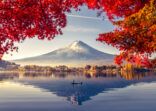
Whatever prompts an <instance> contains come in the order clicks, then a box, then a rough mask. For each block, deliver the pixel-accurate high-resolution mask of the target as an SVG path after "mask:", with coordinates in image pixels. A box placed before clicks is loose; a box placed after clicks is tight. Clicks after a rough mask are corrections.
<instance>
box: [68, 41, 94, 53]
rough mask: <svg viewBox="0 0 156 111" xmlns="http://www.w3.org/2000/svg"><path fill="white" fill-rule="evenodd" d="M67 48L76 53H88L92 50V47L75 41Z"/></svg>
mask: <svg viewBox="0 0 156 111" xmlns="http://www.w3.org/2000/svg"><path fill="white" fill-rule="evenodd" d="M66 48H68V49H71V50H73V51H75V52H88V51H89V50H90V49H92V48H91V47H90V46H88V45H87V44H85V43H84V42H82V41H74V42H73V43H71V44H70V45H69V46H67V47H66Z"/></svg>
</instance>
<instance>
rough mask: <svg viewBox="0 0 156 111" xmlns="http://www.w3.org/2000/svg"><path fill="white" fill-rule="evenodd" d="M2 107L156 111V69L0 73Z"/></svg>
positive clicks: (3, 110)
mask: <svg viewBox="0 0 156 111" xmlns="http://www.w3.org/2000/svg"><path fill="white" fill-rule="evenodd" d="M73 80H75V81H76V82H83V84H82V85H80V84H77V85H72V84H71V83H72V81H73ZM0 111H156V73H146V74H131V73H127V74H67V73H60V74H46V75H45V74H0Z"/></svg>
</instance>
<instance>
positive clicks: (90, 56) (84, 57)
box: [15, 41, 114, 66]
mask: <svg viewBox="0 0 156 111" xmlns="http://www.w3.org/2000/svg"><path fill="white" fill-rule="evenodd" d="M113 58H114V55H111V54H107V53H104V52H101V51H98V50H96V49H94V48H92V47H91V46H89V45H87V44H86V43H84V42H82V41H74V42H73V43H71V44H70V45H68V46H67V47H64V48H61V49H57V50H54V51H52V52H50V53H47V54H43V55H40V56H37V57H31V58H25V59H21V60H16V61H15V62H16V63H18V64H23V65H26V64H36V65H52V66H54V65H68V66H71V65H72V66H82V65H86V64H91V65H92V64H93V65H102V64H112V63H113Z"/></svg>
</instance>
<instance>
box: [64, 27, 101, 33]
mask: <svg viewBox="0 0 156 111" xmlns="http://www.w3.org/2000/svg"><path fill="white" fill-rule="evenodd" d="M64 31H68V32H81V33H91V32H100V30H99V29H97V28H87V27H74V26H68V27H67V28H66V29H64Z"/></svg>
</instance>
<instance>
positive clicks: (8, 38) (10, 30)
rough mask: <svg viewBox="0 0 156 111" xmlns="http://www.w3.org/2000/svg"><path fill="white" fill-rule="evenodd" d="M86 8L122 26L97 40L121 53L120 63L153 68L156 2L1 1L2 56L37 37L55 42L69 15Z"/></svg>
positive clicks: (117, 60) (155, 44)
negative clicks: (26, 40) (96, 11)
mask: <svg viewBox="0 0 156 111" xmlns="http://www.w3.org/2000/svg"><path fill="white" fill-rule="evenodd" d="M82 5H86V6H88V8H89V9H99V11H100V12H106V14H107V16H108V18H109V19H110V21H111V22H112V23H113V24H114V25H117V26H118V28H117V29H115V30H114V31H112V32H109V33H104V34H100V36H99V38H98V39H97V40H99V41H101V42H104V43H107V44H110V45H112V46H114V47H116V48H118V49H119V50H121V54H120V55H119V56H117V57H116V59H115V61H116V63H117V64H121V63H122V61H123V60H126V61H130V62H134V63H139V64H146V65H147V64H148V65H150V61H149V59H148V57H149V56H150V55H151V54H152V53H153V52H155V51H156V39H155V30H156V25H155V23H156V21H155V16H156V15H155V11H156V10H155V0H1V1H0V57H2V56H3V54H4V53H6V52H8V51H9V50H11V51H13V50H16V49H17V47H15V46H14V43H15V42H22V41H23V40H25V39H27V38H34V37H38V39H41V40H42V39H48V40H51V39H53V38H54V37H55V36H57V35H59V34H62V28H64V27H65V26H66V25H67V19H66V13H70V12H71V9H76V10H79V6H82ZM148 12H151V15H150V16H147V15H148ZM142 16H144V17H142ZM148 17H149V18H150V20H149V21H148V19H147V18H148ZM118 18H121V19H122V20H121V19H118ZM147 29H149V30H147Z"/></svg>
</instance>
